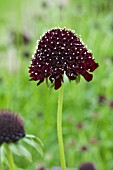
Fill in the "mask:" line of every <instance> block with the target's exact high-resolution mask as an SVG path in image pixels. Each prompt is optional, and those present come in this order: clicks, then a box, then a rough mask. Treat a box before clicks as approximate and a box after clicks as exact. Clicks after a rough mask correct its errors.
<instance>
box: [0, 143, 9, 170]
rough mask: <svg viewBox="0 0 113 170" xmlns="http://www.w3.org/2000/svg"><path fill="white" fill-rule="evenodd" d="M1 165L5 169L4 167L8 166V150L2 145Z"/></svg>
mask: <svg viewBox="0 0 113 170" xmlns="http://www.w3.org/2000/svg"><path fill="white" fill-rule="evenodd" d="M0 150H1V165H2V168H3V167H4V165H6V164H8V160H7V157H6V149H5V146H4V145H2V146H1V148H0Z"/></svg>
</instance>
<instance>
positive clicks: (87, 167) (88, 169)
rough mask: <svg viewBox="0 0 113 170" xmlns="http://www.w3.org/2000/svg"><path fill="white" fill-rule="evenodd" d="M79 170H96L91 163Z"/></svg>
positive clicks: (85, 164)
mask: <svg viewBox="0 0 113 170" xmlns="http://www.w3.org/2000/svg"><path fill="white" fill-rule="evenodd" d="M79 170H96V169H95V167H94V165H93V164H92V163H90V162H87V163H83V164H82V165H81V166H80V168H79Z"/></svg>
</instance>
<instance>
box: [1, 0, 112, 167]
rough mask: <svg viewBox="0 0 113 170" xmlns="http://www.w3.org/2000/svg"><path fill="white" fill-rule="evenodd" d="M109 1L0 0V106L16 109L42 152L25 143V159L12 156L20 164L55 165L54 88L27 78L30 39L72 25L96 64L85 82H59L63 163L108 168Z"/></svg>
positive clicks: (110, 73)
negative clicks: (29, 156)
mask: <svg viewBox="0 0 113 170" xmlns="http://www.w3.org/2000/svg"><path fill="white" fill-rule="evenodd" d="M112 8H113V1H112V0H95V1H91V0H76V1H75V0H59V1H58V0H54V1H51V0H24V1H23V0H4V1H2V0H1V1H0V109H10V110H11V111H14V112H16V113H18V114H20V115H21V116H22V117H23V119H24V122H25V128H26V133H28V134H34V135H36V136H38V137H39V138H40V139H41V140H42V142H43V143H44V149H43V150H44V156H43V157H41V156H40V154H38V153H37V152H36V151H35V150H32V149H31V148H30V147H27V148H28V149H29V150H30V152H31V153H32V155H33V162H32V163H29V162H28V161H27V160H26V159H25V158H24V157H15V162H16V164H17V165H18V166H19V167H21V168H23V169H25V170H32V169H33V170H37V168H38V167H39V166H40V165H43V166H45V167H46V168H48V170H50V169H51V167H53V166H59V165H60V161H59V151H58V144H57V132H56V116H57V115H56V114H57V98H58V91H55V90H54V89H51V90H49V89H48V88H47V87H46V84H45V83H43V84H41V85H40V86H38V87H37V86H36V82H30V81H29V74H28V67H29V66H30V60H31V56H32V54H33V53H34V50H35V46H36V41H37V40H38V39H39V38H40V36H41V35H42V34H43V33H44V32H46V31H47V30H48V29H51V28H53V27H58V26H59V27H62V28H63V27H64V26H66V28H70V29H72V30H75V31H76V33H77V34H78V35H80V37H81V38H82V40H83V42H84V43H85V44H87V46H88V49H91V50H92V52H93V56H94V58H95V61H96V62H98V63H99V68H98V69H97V70H96V71H95V72H94V74H93V75H94V78H93V80H92V81H91V82H90V83H87V82H86V81H85V80H84V79H83V78H82V77H81V82H80V84H78V85H76V84H75V83H74V82H72V83H69V82H68V81H66V82H65V85H64V105H63V136H64V144H65V153H66V161H67V167H75V168H77V167H79V165H80V164H81V163H83V162H87V161H88V162H92V163H94V164H95V166H96V168H97V170H112V169H113V10H112Z"/></svg>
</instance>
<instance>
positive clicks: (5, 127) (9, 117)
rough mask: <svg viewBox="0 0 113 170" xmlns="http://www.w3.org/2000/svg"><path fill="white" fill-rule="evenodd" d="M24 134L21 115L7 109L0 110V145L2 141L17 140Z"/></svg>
mask: <svg viewBox="0 0 113 170" xmlns="http://www.w3.org/2000/svg"><path fill="white" fill-rule="evenodd" d="M24 136H25V131H24V124H23V121H22V119H21V117H20V116H18V115H16V114H13V113H11V112H10V111H8V110H0V145H1V144H2V143H4V142H6V143H10V142H17V141H18V140H19V139H21V138H22V137H24Z"/></svg>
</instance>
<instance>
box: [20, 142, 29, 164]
mask: <svg viewBox="0 0 113 170" xmlns="http://www.w3.org/2000/svg"><path fill="white" fill-rule="evenodd" d="M18 148H19V150H20V151H19V152H20V153H21V155H23V156H25V157H26V158H27V159H28V160H29V161H30V162H32V156H31V153H30V152H29V151H28V150H27V149H26V148H25V147H24V146H22V145H18Z"/></svg>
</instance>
